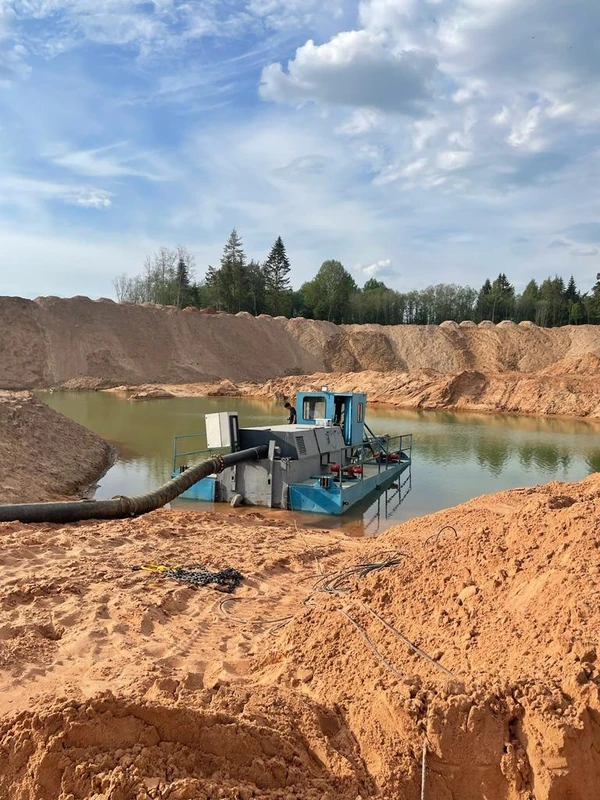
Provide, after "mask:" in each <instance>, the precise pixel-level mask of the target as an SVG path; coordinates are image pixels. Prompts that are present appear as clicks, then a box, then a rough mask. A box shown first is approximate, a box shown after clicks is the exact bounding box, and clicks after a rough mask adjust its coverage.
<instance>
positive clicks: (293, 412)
mask: <svg viewBox="0 0 600 800" xmlns="http://www.w3.org/2000/svg"><path fill="white" fill-rule="evenodd" d="M284 408H287V410H288V412H289V415H290V416H289V417H288V425H295V424H296V421H297V419H298V415H297V414H296V409H295V408H294V406H293V405H292V404H291V403H286V404H285V405H284Z"/></svg>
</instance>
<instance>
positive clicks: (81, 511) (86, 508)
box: [0, 445, 269, 522]
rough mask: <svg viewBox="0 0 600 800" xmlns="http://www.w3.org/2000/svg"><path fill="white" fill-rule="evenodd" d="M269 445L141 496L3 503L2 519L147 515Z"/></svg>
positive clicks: (214, 461)
mask: <svg viewBox="0 0 600 800" xmlns="http://www.w3.org/2000/svg"><path fill="white" fill-rule="evenodd" d="M268 449H269V448H268V445H261V446H260V447H252V448H250V449H249V450H240V451H238V452H237V453H228V454H227V455H224V456H216V457H215V458H210V459H208V460H206V461H202V462H200V464H197V465H196V466H195V467H190V468H189V469H186V470H184V472H182V473H180V474H179V475H177V477H176V478H173V479H172V480H170V481H169V482H168V483H165V484H164V485H163V486H161V487H160V488H158V489H155V490H154V491H153V492H149V493H148V494H142V495H139V496H138V497H115V498H113V499H112V500H75V501H74V502H66V503H19V504H18V505H9V506H0V522H78V521H79V520H83V519H122V518H123V517H137V516H139V515H140V514H147V513H148V512H149V511H154V510H155V509H157V508H161V507H162V506H164V505H166V504H167V503H170V502H171V500H174V499H175V498H176V497H179V495H180V494H183V492H185V491H186V490H187V489H189V488H190V486H193V485H194V484H195V483H196V482H197V481H199V480H202V478H206V477H208V476H209V475H212V474H214V473H219V472H222V471H223V470H224V469H226V468H227V467H233V466H235V465H236V464H242V463H244V462H245V461H259V460H260V459H261V458H265V457H266V456H267V453H268Z"/></svg>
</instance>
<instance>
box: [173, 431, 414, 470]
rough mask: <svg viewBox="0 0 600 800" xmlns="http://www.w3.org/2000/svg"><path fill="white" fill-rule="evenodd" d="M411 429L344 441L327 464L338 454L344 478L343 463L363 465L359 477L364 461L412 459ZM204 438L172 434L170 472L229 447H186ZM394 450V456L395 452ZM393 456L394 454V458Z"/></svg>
mask: <svg viewBox="0 0 600 800" xmlns="http://www.w3.org/2000/svg"><path fill="white" fill-rule="evenodd" d="M412 438H413V437H412V433H405V434H402V435H401V436H388V435H385V436H371V437H370V438H368V439H365V441H364V442H363V443H362V444H360V445H347V446H345V447H343V448H342V449H341V450H339V451H338V453H339V456H338V453H329V454H328V456H327V459H328V460H327V464H328V465H329V464H332V463H334V462H333V461H332V460H331V459H332V458H338V457H339V466H340V472H339V475H338V476H337V477H338V480H340V481H341V480H343V474H342V472H343V467H342V465H346V466H350V465H355V466H360V467H361V468H362V470H361V472H360V473H359V475H358V477H359V478H360V479H361V480H363V479H364V467H365V465H376V466H377V472H378V473H381V472H382V471H383V472H385V471H386V470H388V469H391V468H392V467H394V466H396V465H397V464H398V459H404V460H405V459H408V460H409V461H411V460H412ZM198 439H200V440H203V441H204V443H205V442H206V434H205V433H188V434H185V435H183V436H175V438H174V440H173V472H177V471H178V470H179V469H180V467H182V466H187V465H186V464H184V463H182V459H184V458H185V459H187V458H190V457H191V456H194V457H195V458H196V459H197V460H200V459H201V458H212V457H213V456H214V455H217V454H222V453H223V452H224V451H226V450H228V448H218V449H215V448H212V449H211V448H207V447H198V448H194V449H188V448H189V447H193V445H191V444H190V445H188V444H187V441H189V440H198ZM184 441H185V442H186V444H185V446H184V447H183V449H181V450H180V446H181V445H180V442H181V443H182V442H184ZM396 454H397V456H396ZM394 456H396V457H395V458H394Z"/></svg>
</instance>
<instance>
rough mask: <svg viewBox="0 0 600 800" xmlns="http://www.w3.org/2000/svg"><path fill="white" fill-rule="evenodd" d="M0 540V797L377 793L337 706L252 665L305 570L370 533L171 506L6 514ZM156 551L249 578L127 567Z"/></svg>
mask: <svg viewBox="0 0 600 800" xmlns="http://www.w3.org/2000/svg"><path fill="white" fill-rule="evenodd" d="M288 519H289V518H288ZM0 543H1V550H0V552H1V555H0V563H1V564H2V570H1V572H0V606H1V608H2V622H1V624H0V690H1V691H0V713H1V714H2V717H3V719H4V722H3V724H2V725H1V726H0V797H3V798H4V797H7V798H8V797H10V798H11V800H33V798H35V800H67V798H73V797H74V798H77V800H81V799H83V798H92V797H94V798H96V799H97V800H100V799H102V800H109V799H110V800H133V798H148V797H161V798H169V800H197V799H198V798H213V797H227V798H240V797H248V798H250V797H255V796H260V797H272V798H281V799H282V800H283V798H288V799H289V800H291V798H298V800H299V799H300V798H314V800H318V798H331V800H334V798H344V799H345V798H348V800H355V798H356V797H357V796H358V795H360V794H361V792H362V793H363V795H362V796H363V797H367V796H368V794H369V792H368V791H366V790H365V787H370V785H371V783H370V781H369V779H368V776H367V775H366V772H365V770H364V768H363V767H362V766H361V763H360V760H359V759H358V758H357V756H356V753H355V752H354V749H353V743H352V740H351V738H350V737H349V736H348V735H346V734H345V733H344V732H343V731H339V736H337V737H336V735H334V734H332V733H331V731H330V728H331V727H332V726H333V727H335V724H336V723H335V719H336V718H335V715H333V716H331V715H330V712H329V711H328V710H327V709H322V708H321V706H320V705H319V704H318V703H313V702H310V701H306V700H305V699H304V698H302V697H301V696H298V695H297V694H296V693H295V692H289V691H283V692H280V691H278V690H277V688H276V687H275V686H263V687H261V686H260V685H257V684H256V683H255V682H254V681H253V678H252V658H253V657H254V656H255V655H256V654H257V653H259V652H264V651H265V649H266V647H267V646H270V645H268V643H269V642H270V641H271V640H272V638H273V637H274V636H277V635H279V630H280V628H281V625H282V623H284V622H286V621H287V620H289V618H290V615H293V614H295V613H298V612H299V611H300V610H301V609H302V608H303V601H304V600H305V599H306V597H307V596H308V595H309V593H310V587H311V584H312V580H308V581H307V577H308V578H309V579H311V576H312V575H313V573H315V572H318V570H319V568H322V569H324V570H326V569H336V568H339V567H340V565H341V564H342V563H343V562H342V559H343V558H347V557H348V554H349V552H350V553H352V552H354V550H355V549H356V543H353V542H344V541H342V540H340V539H339V537H335V536H333V535H331V534H328V533H324V532H309V531H306V532H305V533H303V532H300V533H298V532H297V531H296V528H295V527H290V526H289V524H286V523H285V522H283V521H282V520H281V519H279V520H278V519H273V520H267V519H265V518H264V517H263V516H262V515H261V514H258V513H252V512H247V513H245V514H244V515H242V516H240V515H239V514H236V515H234V514H233V513H232V514H230V515H229V516H226V515H216V514H196V513H175V512H169V511H162V512H155V513H154V514H151V515H148V516H147V517H144V518H141V519H137V520H125V521H115V522H102V523H100V522H98V523H93V522H92V523H85V524H77V525H72V526H69V527H66V526H64V527H61V526H52V525H38V526H23V525H20V524H4V525H0ZM317 560H318V561H317ZM147 562H150V563H159V564H190V563H197V562H200V563H203V564H206V565H207V566H210V567H212V568H215V569H219V568H223V567H226V566H233V567H235V568H237V569H239V570H241V571H242V573H243V574H244V576H245V580H244V583H243V585H242V586H241V587H240V588H239V589H238V590H237V591H236V593H235V594H234V595H224V594H220V593H218V592H216V591H214V590H211V589H198V590H196V589H194V588H192V587H189V586H185V585H181V584H179V583H177V582H176V581H166V580H162V581H161V579H160V578H159V576H158V575H157V574H156V573H151V572H144V571H141V572H132V571H131V570H130V566H131V565H136V564H143V563H147ZM332 738H333V740H334V743H333V744H331V743H330V740H331V739H332ZM345 752H348V754H349V758H348V759H346V758H345V757H344V756H343V753H345Z"/></svg>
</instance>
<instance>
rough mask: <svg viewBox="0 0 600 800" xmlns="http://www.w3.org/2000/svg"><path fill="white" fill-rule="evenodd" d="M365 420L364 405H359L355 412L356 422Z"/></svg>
mask: <svg viewBox="0 0 600 800" xmlns="http://www.w3.org/2000/svg"><path fill="white" fill-rule="evenodd" d="M364 418H365V404H364V403H359V404H358V409H357V411H356V419H357V421H358V422H362V421H363V420H364Z"/></svg>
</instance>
